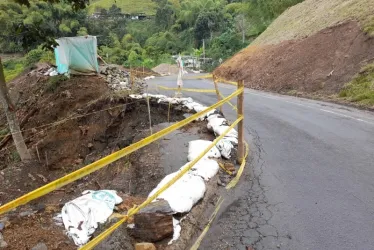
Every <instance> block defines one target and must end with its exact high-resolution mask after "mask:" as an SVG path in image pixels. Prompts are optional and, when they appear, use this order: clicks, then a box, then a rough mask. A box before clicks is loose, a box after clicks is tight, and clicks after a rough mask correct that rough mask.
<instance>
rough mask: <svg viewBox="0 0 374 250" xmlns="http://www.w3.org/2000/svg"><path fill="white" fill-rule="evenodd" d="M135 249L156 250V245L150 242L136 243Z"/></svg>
mask: <svg viewBox="0 0 374 250" xmlns="http://www.w3.org/2000/svg"><path fill="white" fill-rule="evenodd" d="M135 250H156V247H155V245H154V244H152V243H146V242H143V243H136V245H135Z"/></svg>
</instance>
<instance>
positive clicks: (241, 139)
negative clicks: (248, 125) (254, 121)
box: [238, 80, 244, 164]
mask: <svg viewBox="0 0 374 250" xmlns="http://www.w3.org/2000/svg"><path fill="white" fill-rule="evenodd" d="M243 86H244V81H243V80H240V81H238V89H239V88H241V87H243ZM243 99H244V92H242V93H241V94H239V95H238V117H240V116H242V115H243V113H244V110H243ZM243 159H244V121H243V120H241V121H240V122H239V123H238V163H239V164H241V163H242V162H243Z"/></svg>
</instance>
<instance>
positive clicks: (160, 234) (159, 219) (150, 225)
mask: <svg viewBox="0 0 374 250" xmlns="http://www.w3.org/2000/svg"><path fill="white" fill-rule="evenodd" d="M134 224H135V226H134V228H133V229H132V235H133V236H134V237H135V238H137V239H140V240H144V241H148V242H157V241H160V240H163V239H165V238H168V237H171V236H173V232H174V229H173V216H172V215H167V214H160V213H139V214H136V215H135V216H134Z"/></svg>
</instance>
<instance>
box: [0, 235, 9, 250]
mask: <svg viewBox="0 0 374 250" xmlns="http://www.w3.org/2000/svg"><path fill="white" fill-rule="evenodd" d="M6 247H8V243H6V242H5V240H4V237H3V235H2V234H1V233H0V248H6Z"/></svg>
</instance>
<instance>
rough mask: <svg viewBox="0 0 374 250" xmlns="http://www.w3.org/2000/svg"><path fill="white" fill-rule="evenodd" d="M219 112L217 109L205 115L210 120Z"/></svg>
mask: <svg viewBox="0 0 374 250" xmlns="http://www.w3.org/2000/svg"><path fill="white" fill-rule="evenodd" d="M217 112H218V111H217V110H216V109H213V110H211V111H209V112H208V113H206V114H205V117H206V118H208V117H210V116H212V115H215V114H216V113H217Z"/></svg>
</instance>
